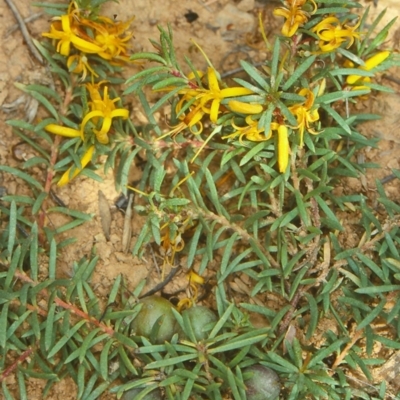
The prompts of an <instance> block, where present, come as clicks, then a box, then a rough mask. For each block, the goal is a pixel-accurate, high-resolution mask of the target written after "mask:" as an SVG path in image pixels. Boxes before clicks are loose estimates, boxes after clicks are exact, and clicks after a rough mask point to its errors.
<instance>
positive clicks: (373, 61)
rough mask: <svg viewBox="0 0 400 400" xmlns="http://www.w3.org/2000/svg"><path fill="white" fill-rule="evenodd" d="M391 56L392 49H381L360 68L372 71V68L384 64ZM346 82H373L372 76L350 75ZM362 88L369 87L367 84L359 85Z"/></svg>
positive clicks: (351, 83) (358, 87) (352, 83)
mask: <svg viewBox="0 0 400 400" xmlns="http://www.w3.org/2000/svg"><path fill="white" fill-rule="evenodd" d="M389 56H390V51H381V52H379V53H377V54H375V55H373V56H372V57H370V58H368V59H367V60H366V61H365V63H364V64H365V65H363V66H360V67H358V69H360V70H363V71H371V69H374V68H375V67H377V66H378V65H380V64H382V63H383V62H384V61H385V60H386V59H387V58H388V57H389ZM351 66H353V65H351ZM346 82H347V83H348V84H349V85H354V84H360V83H363V82H371V78H370V77H369V76H360V75H349V76H348V77H347V79H346ZM360 88H361V89H369V88H368V87H367V86H357V89H360Z"/></svg>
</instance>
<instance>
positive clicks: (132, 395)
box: [121, 388, 162, 400]
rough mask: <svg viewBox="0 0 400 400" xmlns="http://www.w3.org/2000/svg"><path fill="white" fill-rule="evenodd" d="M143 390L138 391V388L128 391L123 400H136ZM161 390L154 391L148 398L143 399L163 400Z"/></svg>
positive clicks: (147, 395)
mask: <svg viewBox="0 0 400 400" xmlns="http://www.w3.org/2000/svg"><path fill="white" fill-rule="evenodd" d="M142 390H143V389H138V388H133V389H131V390H128V391H127V392H125V393H124V394H123V395H122V397H121V400H136V399H137V395H138V394H139V393H140V392H141V391H142ZM161 399H162V396H161V390H160V389H158V388H157V389H154V390H152V391H151V392H150V393H148V394H146V396H144V397H143V400H161Z"/></svg>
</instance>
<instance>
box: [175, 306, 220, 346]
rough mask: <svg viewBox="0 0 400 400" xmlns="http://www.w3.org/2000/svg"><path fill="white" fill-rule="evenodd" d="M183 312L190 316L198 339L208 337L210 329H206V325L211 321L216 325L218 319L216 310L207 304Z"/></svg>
mask: <svg viewBox="0 0 400 400" xmlns="http://www.w3.org/2000/svg"><path fill="white" fill-rule="evenodd" d="M182 314H183V315H185V314H186V315H187V316H188V317H189V320H190V324H191V325H192V328H193V332H194V336H195V338H196V340H197V341H199V340H203V339H206V338H207V336H208V333H209V332H210V331H209V330H207V331H204V327H205V326H206V325H208V324H211V323H213V325H215V324H216V322H217V320H218V318H217V316H216V315H215V314H214V312H213V311H211V310H210V309H209V308H207V307H205V306H195V307H191V308H188V309H187V310H185V311H184V312H183V313H182Z"/></svg>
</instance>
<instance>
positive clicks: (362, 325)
mask: <svg viewBox="0 0 400 400" xmlns="http://www.w3.org/2000/svg"><path fill="white" fill-rule="evenodd" d="M385 304H386V299H382V300H381V301H380V303H379V304H378V305H377V306H376V307H374V308H373V310H372V311H371V312H370V313H369V314H368V315H367V316H366V317H365V318H364V319H363V320H362V321H361V322H360V323H359V324H358V325H357V328H356V330H361V329H363V328H365V327H366V326H367V325H369V324H370V323H371V322H372V321H373V320H374V319H375V318H376V317H378V316H379V314H380V313H381V312H382V310H383V309H384V307H385Z"/></svg>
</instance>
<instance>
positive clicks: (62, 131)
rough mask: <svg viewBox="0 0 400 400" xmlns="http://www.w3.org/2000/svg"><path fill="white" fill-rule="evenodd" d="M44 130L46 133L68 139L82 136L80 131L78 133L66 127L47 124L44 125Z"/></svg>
mask: <svg viewBox="0 0 400 400" xmlns="http://www.w3.org/2000/svg"><path fill="white" fill-rule="evenodd" d="M44 129H45V130H46V131H47V132H50V133H54V134H55V135H60V136H65V137H70V138H73V137H79V136H82V135H81V132H80V131H78V130H77V129H73V128H68V127H67V126H61V125H56V124H49V125H46V126H45V127H44Z"/></svg>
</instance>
